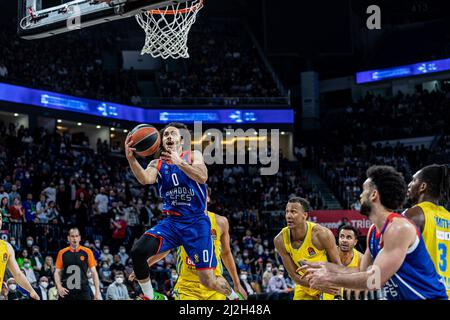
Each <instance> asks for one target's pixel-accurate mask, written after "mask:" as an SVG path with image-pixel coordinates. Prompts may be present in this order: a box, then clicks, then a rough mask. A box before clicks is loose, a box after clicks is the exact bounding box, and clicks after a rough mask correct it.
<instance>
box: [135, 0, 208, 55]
mask: <svg viewBox="0 0 450 320" xmlns="http://www.w3.org/2000/svg"><path fill="white" fill-rule="evenodd" d="M201 8H203V0H193V1H187V2H183V3H176V4H173V5H169V6H168V7H166V8H161V9H157V10H150V11H145V12H142V13H139V14H137V15H136V20H137V22H138V23H139V25H140V26H141V27H142V28H143V29H144V31H145V45H144V47H143V48H142V51H141V54H150V55H151V56H152V57H154V58H157V57H161V58H163V59H167V58H173V59H178V58H189V52H188V47H187V41H188V36H189V31H190V29H191V27H192V25H193V24H194V22H195V20H196V17H197V13H198V12H199V11H200V9H201Z"/></svg>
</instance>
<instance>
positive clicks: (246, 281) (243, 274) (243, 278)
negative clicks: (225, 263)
mask: <svg viewBox="0 0 450 320" xmlns="http://www.w3.org/2000/svg"><path fill="white" fill-rule="evenodd" d="M239 278H240V279H241V282H242V283H243V284H244V285H243V287H244V289H245V291H247V294H248V295H251V294H255V290H253V288H252V286H251V285H250V283H249V279H248V273H247V271H246V270H241V274H240V275H239Z"/></svg>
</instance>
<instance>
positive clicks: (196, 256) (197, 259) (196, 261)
mask: <svg viewBox="0 0 450 320" xmlns="http://www.w3.org/2000/svg"><path fill="white" fill-rule="evenodd" d="M194 261H195V263H199V262H200V258H199V257H198V254H194Z"/></svg>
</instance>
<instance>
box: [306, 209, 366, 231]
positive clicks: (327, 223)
mask: <svg viewBox="0 0 450 320" xmlns="http://www.w3.org/2000/svg"><path fill="white" fill-rule="evenodd" d="M309 219H310V220H311V221H312V222H316V223H320V224H321V225H323V226H324V227H327V228H329V229H331V231H333V233H334V235H335V236H337V231H338V229H339V226H340V225H342V224H343V223H349V224H351V225H353V226H354V227H355V228H356V229H358V230H359V235H360V236H366V235H367V232H368V231H369V228H370V226H371V225H372V222H371V221H370V220H369V219H368V218H367V217H365V216H363V215H362V214H360V213H359V212H358V211H356V210H317V211H313V212H310V213H309Z"/></svg>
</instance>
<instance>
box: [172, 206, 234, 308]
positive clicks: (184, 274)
mask: <svg viewBox="0 0 450 320" xmlns="http://www.w3.org/2000/svg"><path fill="white" fill-rule="evenodd" d="M208 216H209V219H210V221H211V237H212V239H213V243H214V249H215V254H216V259H217V266H216V269H215V271H214V274H215V275H216V276H221V275H222V272H223V265H222V260H221V242H220V237H221V233H220V229H219V227H218V225H217V221H216V216H215V214H214V213H213V212H210V211H208ZM177 272H178V280H177V283H176V284H175V288H174V291H175V292H176V293H178V295H179V296H181V295H183V293H184V292H186V291H189V292H190V293H191V294H190V295H189V297H190V299H189V300H193V299H195V297H197V298H198V299H199V300H206V299H208V298H210V297H216V298H217V295H216V293H217V292H216V291H212V290H209V289H207V288H205V287H204V286H203V285H202V284H201V283H200V279H199V277H198V275H197V270H196V269H195V264H194V263H193V262H192V260H191V259H190V258H189V256H188V255H187V253H186V250H184V248H183V247H182V246H180V247H178V249H177ZM195 292H198V294H195V297H194V295H193V294H192V293H195ZM223 298H224V299H225V298H226V297H225V296H223ZM211 299H212V298H211Z"/></svg>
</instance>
